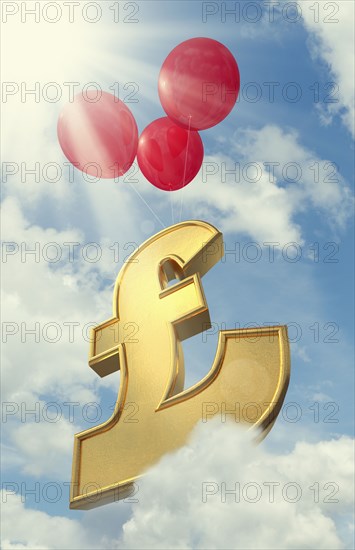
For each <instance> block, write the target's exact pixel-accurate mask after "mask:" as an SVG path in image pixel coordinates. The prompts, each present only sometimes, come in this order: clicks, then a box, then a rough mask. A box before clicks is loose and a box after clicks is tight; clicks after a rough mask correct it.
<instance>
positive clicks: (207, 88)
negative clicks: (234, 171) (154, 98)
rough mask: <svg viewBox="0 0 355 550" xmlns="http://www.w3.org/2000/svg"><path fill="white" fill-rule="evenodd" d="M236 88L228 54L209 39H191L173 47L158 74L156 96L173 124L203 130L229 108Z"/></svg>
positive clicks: (234, 70) (236, 75)
mask: <svg viewBox="0 0 355 550" xmlns="http://www.w3.org/2000/svg"><path fill="white" fill-rule="evenodd" d="M239 88H240V77H239V69H238V65H237V62H236V60H235V59H234V57H233V55H232V53H231V52H230V51H229V50H228V48H226V47H225V46H224V45H223V44H221V43H220V42H217V41H216V40H212V39H211V38H191V39H190V40H186V41H185V42H182V43H181V44H179V45H178V46H176V48H174V49H173V50H172V51H171V52H170V54H169V55H168V57H167V58H166V59H165V61H164V63H163V66H162V68H161V71H160V74H159V86H158V90H159V97H160V101H161V104H162V106H163V109H164V111H165V112H166V114H167V115H168V116H169V117H170V118H171V119H172V120H173V121H174V122H176V123H177V124H180V125H182V126H183V127H185V128H191V129H192V130H204V129H206V128H210V127H211V126H215V125H216V124H218V123H219V122H221V121H222V120H223V119H224V118H225V117H226V116H227V115H228V114H229V113H230V111H231V110H232V109H233V107H234V105H235V102H236V100H237V97H238V93H239Z"/></svg>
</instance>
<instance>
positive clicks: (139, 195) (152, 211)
mask: <svg viewBox="0 0 355 550" xmlns="http://www.w3.org/2000/svg"><path fill="white" fill-rule="evenodd" d="M127 181H128V180H127ZM128 183H129V186H130V187H131V188H132V189H133V190H134V191H135V192H136V193H137V195H138V197H139V198H140V199H142V201H143V202H144V204H145V205H146V207H147V208H149V210H150V211H151V213H152V214H153V216H154V217H155V218H156V219H157V220H158V222H159V223H160V225H161V226H162V227H163V228H164V229H165V228H166V225H164V224H163V222H162V221H161V219H160V218H159V216H158V215H157V214H156V213H155V212H154V210H153V209H152V208H151V207H150V206H149V204H148V203H147V201H146V200H145V199H144V198H143V197H142V195H141V194H140V192H139V191H138V189H136V188H135V187H134V185H132V184H131V182H130V181H128Z"/></svg>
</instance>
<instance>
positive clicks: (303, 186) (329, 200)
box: [142, 125, 352, 245]
mask: <svg viewBox="0 0 355 550" xmlns="http://www.w3.org/2000/svg"><path fill="white" fill-rule="evenodd" d="M270 163H274V167H273V168H271V164H270ZM235 165H237V168H236V170H237V173H236V174H231V175H229V176H228V175H226V171H227V170H232V169H234V168H235ZM312 167H313V168H312ZM268 170H271V172H269V171H268ZM272 170H273V171H274V173H273V174H272ZM316 171H318V173H317V172H316ZM239 174H240V175H239ZM253 180H254V181H253ZM317 180H318V181H317ZM143 189H144V187H143V184H142V191H143ZM147 191H148V193H149V189H147ZM151 193H152V191H151ZM173 200H174V205H175V212H176V213H177V214H178V213H179V211H180V204H181V201H182V202H183V208H184V217H186V216H191V217H195V218H196V217H197V218H198V217H201V218H205V219H209V220H211V222H212V223H215V224H216V225H217V226H218V227H219V228H220V229H221V230H222V231H223V232H236V233H239V234H240V233H242V234H247V235H249V236H251V237H252V239H254V240H256V241H257V242H259V243H264V242H268V241H269V242H279V243H281V244H282V245H283V244H285V243H289V242H297V243H299V244H302V243H303V239H304V238H305V234H304V233H305V232H304V229H303V228H302V227H301V225H300V224H299V222H298V218H297V216H298V215H300V214H303V213H305V212H310V211H311V210H312V211H313V213H314V212H316V213H317V214H318V215H324V214H325V215H326V220H327V222H328V223H329V224H330V225H331V226H332V227H333V228H334V229H335V228H344V226H345V225H346V222H347V221H348V219H349V217H350V215H351V206H352V198H351V193H350V189H349V187H348V185H347V183H346V181H344V178H343V177H342V176H341V174H339V173H338V172H337V171H335V172H334V166H333V165H332V164H331V163H329V161H328V160H327V159H322V158H320V157H319V156H318V155H317V154H316V153H315V152H314V151H311V150H309V149H307V148H306V147H304V146H303V145H302V143H301V142H300V137H299V136H298V134H297V132H296V131H295V130H292V129H291V130H284V129H283V128H280V127H278V126H272V125H267V126H264V127H263V128H261V129H259V130H255V129H241V130H239V131H238V132H237V133H236V135H235V138H234V140H233V142H232V143H230V144H229V147H228V153H220V154H215V155H213V156H211V155H210V156H208V155H206V156H205V159H204V166H203V168H202V170H201V171H200V172H199V174H198V175H197V176H196V180H195V181H194V182H192V183H191V184H190V185H188V186H187V187H186V188H185V189H184V190H182V191H178V192H176V193H174V197H173Z"/></svg>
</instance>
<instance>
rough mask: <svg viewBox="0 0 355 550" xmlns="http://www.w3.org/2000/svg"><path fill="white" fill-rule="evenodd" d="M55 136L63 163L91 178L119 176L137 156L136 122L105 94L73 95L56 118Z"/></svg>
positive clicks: (128, 112)
mask: <svg viewBox="0 0 355 550" xmlns="http://www.w3.org/2000/svg"><path fill="white" fill-rule="evenodd" d="M57 132H58V139H59V143H60V146H61V148H62V150H63V153H64V154H65V156H66V157H67V159H68V160H69V161H70V162H71V163H72V164H74V166H76V167H77V168H79V170H81V171H82V172H86V173H87V174H90V175H91V176H96V177H100V178H116V177H118V176H122V174H124V173H125V172H127V170H128V169H129V168H130V166H131V165H132V163H133V161H134V158H135V156H136V153H137V147H138V129H137V124H136V121H135V120H134V117H133V115H132V113H131V111H130V110H129V109H128V107H126V105H125V104H124V103H123V102H122V101H121V100H119V99H117V98H116V97H115V96H113V95H112V94H109V93H107V92H101V93H100V94H99V96H97V92H96V91H88V92H86V93H85V94H78V95H76V96H75V97H74V101H73V102H72V103H68V104H67V105H66V106H65V107H64V109H63V111H62V113H61V114H60V116H59V120H58V126H57Z"/></svg>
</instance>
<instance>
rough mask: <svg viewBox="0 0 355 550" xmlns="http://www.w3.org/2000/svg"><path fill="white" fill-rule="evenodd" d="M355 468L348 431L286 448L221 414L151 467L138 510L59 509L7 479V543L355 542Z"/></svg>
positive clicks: (259, 545) (297, 545)
mask: <svg viewBox="0 0 355 550" xmlns="http://www.w3.org/2000/svg"><path fill="white" fill-rule="evenodd" d="M285 437H286V438H287V434H285ZM352 477H353V440H351V439H350V438H348V437H345V436H343V437H341V438H339V439H332V440H329V441H318V442H316V443H305V442H302V441H300V442H298V443H297V444H296V445H295V447H294V448H293V450H292V451H290V452H289V453H287V454H284V453H283V454H276V453H275V452H273V451H270V449H269V450H268V449H267V448H266V446H265V445H263V444H261V445H259V446H258V447H256V446H255V445H254V444H253V443H252V442H251V439H250V432H249V434H246V432H245V431H244V430H241V429H240V427H239V426H236V425H235V424H232V423H227V424H223V423H219V422H218V421H213V422H209V423H207V424H201V425H200V426H198V427H197V429H196V431H195V432H194V434H193V437H192V438H191V440H190V441H189V442H188V444H187V445H186V446H185V447H183V448H181V449H179V450H178V451H177V452H175V453H172V454H170V455H166V456H165V457H163V459H162V460H161V461H160V463H158V464H157V465H156V466H154V467H153V468H152V469H151V470H150V471H148V472H147V474H146V475H145V477H144V478H143V480H141V481H140V482H139V484H138V489H139V490H138V492H137V493H136V495H135V497H134V498H136V499H137V503H136V504H133V510H131V507H130V505H129V504H128V503H125V501H120V502H119V503H115V504H112V505H108V506H104V507H102V508H98V509H95V510H93V511H90V512H86V513H85V514H84V515H82V516H81V518H79V519H78V520H74V519H68V518H65V517H60V516H49V515H48V514H46V513H43V512H39V511H36V510H33V509H30V508H28V507H26V506H24V504H23V503H22V502H21V497H20V496H19V495H13V494H11V490H10V488H7V492H6V490H4V491H3V498H2V500H3V503H4V504H3V535H2V536H3V544H2V548H3V549H4V550H7V549H13V548H16V545H17V544H18V545H20V544H21V545H22V547H23V548H28V549H29V548H49V549H51V548H53V549H55V548H61V549H63V550H64V549H74V548H121V549H127V550H129V549H137V548H141V549H159V548H161V549H163V548H164V549H172V550H173V549H174V550H175V549H179V550H183V549H184V550H192V549H196V550H198V549H201V550H202V549H203V550H209V549H215V550H216V549H219V548H221V549H222V548H223V549H226V550H229V549H230V550H232V549H233V550H236V549H238V548H239V549H247V548H250V549H265V550H269V549H271V548H275V549H276V548H279V549H283V550H286V549H294V550H296V549H307V548H319V549H324V550H325V549H329V550H336V549H344V548H349V549H351V548H352V535H353V533H352V528H351V524H352V509H353V508H352V507H353V484H352ZM223 484H224V485H223ZM238 484H239V485H238ZM228 490H234V491H236V493H235V494H233V493H230V494H228V493H227V492H226V491H228ZM238 494H239V502H236V498H237V497H236V495H238ZM129 513H131V514H132V515H131V517H129V516H128V514H129ZM14 517H16V522H14V521H13V518H14ZM103 525H104V529H103ZM122 525H123V526H122ZM103 533H104V535H103ZM19 547H20V548H21V546H19Z"/></svg>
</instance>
